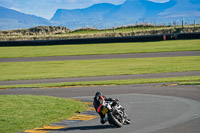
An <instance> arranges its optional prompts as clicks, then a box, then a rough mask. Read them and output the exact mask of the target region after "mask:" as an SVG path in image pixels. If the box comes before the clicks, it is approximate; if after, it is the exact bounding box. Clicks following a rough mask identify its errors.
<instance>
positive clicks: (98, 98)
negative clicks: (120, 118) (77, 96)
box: [93, 92, 130, 124]
mask: <svg viewBox="0 0 200 133" xmlns="http://www.w3.org/2000/svg"><path fill="white" fill-rule="evenodd" d="M105 101H113V102H114V103H115V102H116V101H118V99H112V98H106V97H105V96H103V95H102V93H101V92H96V94H95V97H94V101H93V106H94V108H95V110H96V112H97V113H98V114H99V115H100V118H101V120H100V122H101V123H102V124H104V123H106V122H107V119H106V118H105V115H103V114H102V112H101V111H102V109H103V105H104V103H105ZM126 121H127V122H126V123H127V124H130V122H129V121H130V120H129V119H126Z"/></svg>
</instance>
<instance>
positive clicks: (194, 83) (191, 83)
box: [179, 81, 200, 85]
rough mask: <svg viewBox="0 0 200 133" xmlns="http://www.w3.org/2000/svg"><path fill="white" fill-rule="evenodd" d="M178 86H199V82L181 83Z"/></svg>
mask: <svg viewBox="0 0 200 133" xmlns="http://www.w3.org/2000/svg"><path fill="white" fill-rule="evenodd" d="M179 85H200V81H196V82H181V83H179Z"/></svg>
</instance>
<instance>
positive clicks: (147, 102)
mask: <svg viewBox="0 0 200 133" xmlns="http://www.w3.org/2000/svg"><path fill="white" fill-rule="evenodd" d="M199 53H200V52H194V51H191V52H188V54H187V55H186V53H184V55H185V56H190V55H191V56H195V55H196V56H199ZM140 56H142V54H141V55H140ZM145 56H148V55H145ZM165 56H167V57H170V56H171V54H169V53H168V55H165ZM180 56H183V55H180ZM155 57H157V56H155ZM126 58H127V57H126ZM131 58H133V57H131ZM138 58H139V57H138ZM141 58H142V57H141ZM26 59H27V58H26ZM2 62H3V61H2ZM8 62H9V61H8ZM188 73H190V72H188ZM181 74H182V75H181V76H187V74H186V73H181ZM190 74H191V75H200V74H199V71H196V72H194V73H193V72H191V73H190ZM163 75H164V74H162V73H161V74H157V75H156V76H158V77H163ZM174 75H175V76H176V75H178V73H175V74H174ZM137 76H141V75H137ZM4 83H5V82H4ZM2 84H3V82H2ZM96 91H102V92H103V94H104V95H105V96H107V97H113V98H119V100H120V102H121V104H122V105H123V106H124V107H125V108H126V112H127V114H128V115H129V117H130V119H131V120H132V124H131V125H125V126H124V127H122V128H114V127H113V126H110V125H108V124H105V125H101V124H100V122H99V118H96V119H93V120H90V121H84V122H81V123H76V124H73V125H71V126H68V127H67V128H64V129H60V130H57V131H53V132H54V133H77V132H78V133H94V132H95V133H199V131H200V86H199V85H176V84H174V83H157V84H136V85H118V86H115V85H113V86H91V87H63V88H45V89H44V88H43V89H38V88H16V89H7V90H0V95H47V96H56V97H63V98H75V99H81V100H87V101H92V99H93V95H94V94H95V92H96Z"/></svg>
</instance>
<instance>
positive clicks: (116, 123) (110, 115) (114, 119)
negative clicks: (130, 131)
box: [108, 112, 123, 128]
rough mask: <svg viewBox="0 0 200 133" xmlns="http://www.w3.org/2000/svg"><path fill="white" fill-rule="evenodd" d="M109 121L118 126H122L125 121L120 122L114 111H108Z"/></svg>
mask: <svg viewBox="0 0 200 133" xmlns="http://www.w3.org/2000/svg"><path fill="white" fill-rule="evenodd" d="M108 121H109V123H110V124H113V125H114V126H116V127H118V128H119V127H122V126H123V123H121V122H119V121H118V120H117V119H116V118H115V117H114V116H113V115H112V112H108Z"/></svg>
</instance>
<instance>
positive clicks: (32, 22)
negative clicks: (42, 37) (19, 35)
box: [0, 6, 50, 30]
mask: <svg viewBox="0 0 200 133" xmlns="http://www.w3.org/2000/svg"><path fill="white" fill-rule="evenodd" d="M38 25H50V22H49V20H47V19H44V18H41V17H37V16H34V15H28V14H24V13H21V12H18V11H15V10H12V9H8V8H4V7H1V6H0V30H7V29H20V28H30V27H34V26H38Z"/></svg>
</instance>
